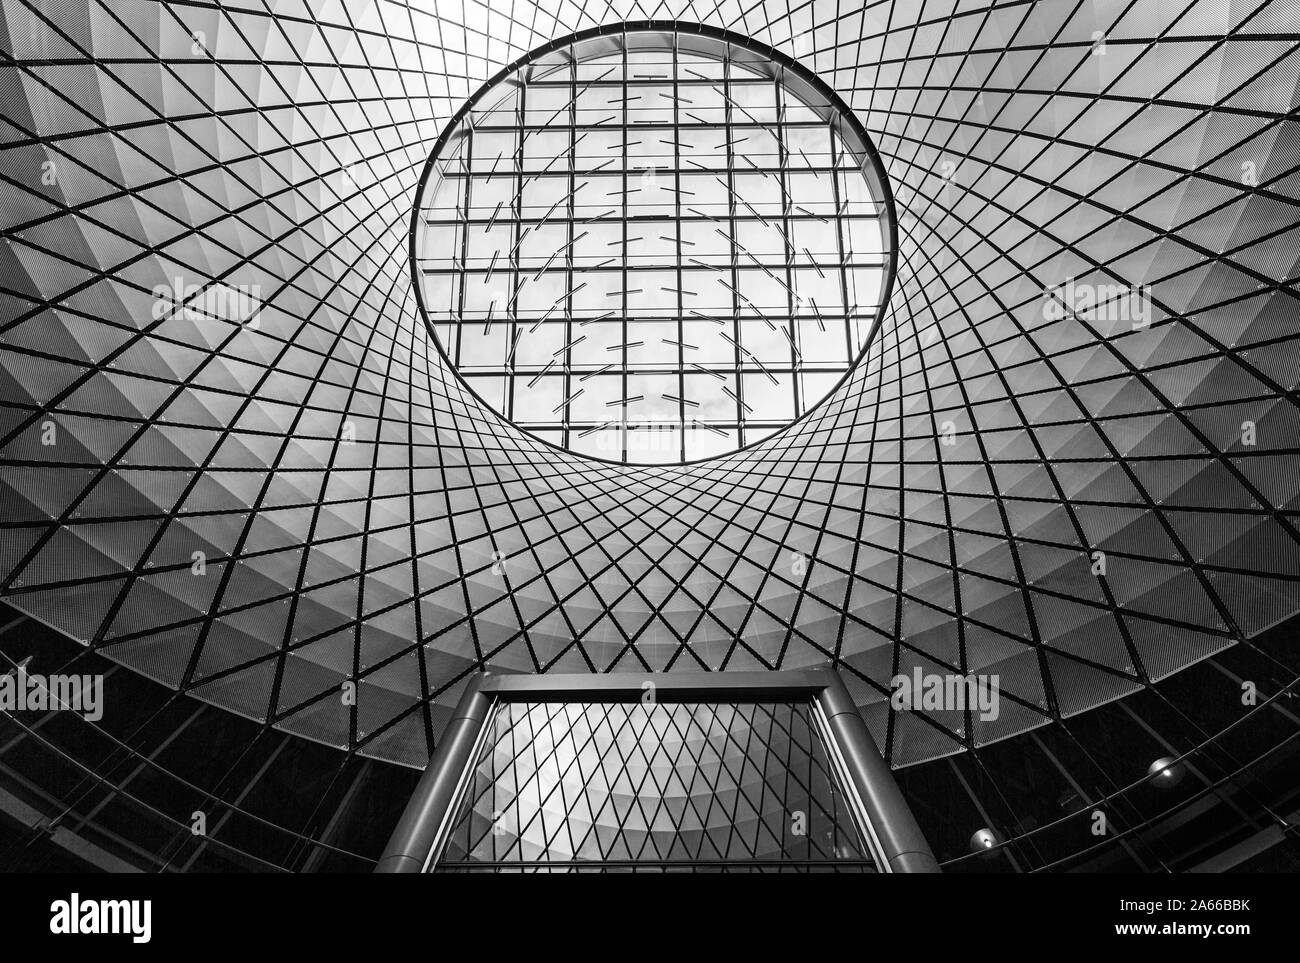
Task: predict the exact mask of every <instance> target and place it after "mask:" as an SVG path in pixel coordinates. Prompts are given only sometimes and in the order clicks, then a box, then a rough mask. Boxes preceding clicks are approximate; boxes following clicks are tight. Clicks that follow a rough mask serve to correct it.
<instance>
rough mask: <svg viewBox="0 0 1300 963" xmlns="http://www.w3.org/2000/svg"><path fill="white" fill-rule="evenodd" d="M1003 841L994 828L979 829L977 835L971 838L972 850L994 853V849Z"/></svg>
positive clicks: (986, 853)
mask: <svg viewBox="0 0 1300 963" xmlns="http://www.w3.org/2000/svg"><path fill="white" fill-rule="evenodd" d="M1001 842H1002V840H1001V838H999V836H998V834H997V833H995V832H994V831H993V830H991V829H987V828H985V829H977V830H976V831H975V835H974V836H972V837H971V838H970V851H971V852H972V853H983V854H985V855H992V851H993V849H994V848H995V847H996V846H997V845H998V844H999V843H1001Z"/></svg>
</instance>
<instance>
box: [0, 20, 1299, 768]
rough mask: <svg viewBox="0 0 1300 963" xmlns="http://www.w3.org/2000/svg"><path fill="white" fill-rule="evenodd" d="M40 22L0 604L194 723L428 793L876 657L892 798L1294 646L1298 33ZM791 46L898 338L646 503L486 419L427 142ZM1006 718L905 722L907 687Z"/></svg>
mask: <svg viewBox="0 0 1300 963" xmlns="http://www.w3.org/2000/svg"><path fill="white" fill-rule="evenodd" d="M493 6H494V8H495V9H493V11H492V12H491V13H489V12H487V9H486V7H484V6H479V5H476V4H473V3H469V2H464V3H462V2H459V0H458V2H454V3H451V2H437V3H434V2H413V3H409V4H406V3H389V2H366V3H362V2H357V3H348V4H346V5H345V4H343V3H341V2H333V3H330V2H312V3H310V4H307V3H268V4H267V8H268V9H265V10H234V9H229V8H225V9H223V8H219V7H217V6H210V7H209V6H203V5H195V4H189V3H187V4H170V3H135V2H131V3H120V2H114V3H107V2H105V3H102V4H101V3H90V4H87V3H84V2H81V3H77V2H72V3H64V4H57V5H52V6H49V7H41V8H35V9H34V8H33V7H30V6H28V5H26V4H24V3H21V2H11V0H3V3H2V4H0V8H2V10H3V23H2V25H0V26H2V29H3V37H2V38H0V43H2V44H3V48H4V50H5V52H6V53H7V54H8V55H9V57H10V58H12V59H11V60H10V61H9V62H8V63H7V64H6V65H5V67H4V74H3V76H4V94H3V99H2V104H3V117H4V121H5V124H4V137H3V145H2V146H0V151H3V155H2V157H3V162H2V164H0V175H2V177H3V194H4V207H3V211H4V213H3V217H4V232H5V243H4V245H3V247H0V256H3V259H4V263H3V266H2V268H0V303H2V304H3V314H0V399H2V400H3V407H0V519H2V521H0V524H2V525H3V527H4V534H3V537H0V577H2V578H3V581H2V582H0V590H2V591H3V594H4V596H5V598H6V600H7V601H9V602H10V603H12V604H13V605H15V606H17V607H18V608H20V609H21V610H23V611H24V612H27V613H29V614H30V615H32V616H34V617H36V618H38V619H41V620H43V621H45V622H47V623H49V624H51V625H53V626H55V627H57V628H59V629H60V630H62V631H64V632H66V633H67V634H69V635H70V636H72V637H74V638H77V639H79V640H81V641H83V642H85V643H86V644H89V645H93V646H95V647H96V648H98V649H100V650H101V651H102V652H103V654H104V655H106V656H108V657H109V658H111V659H113V660H115V661H117V662H120V663H122V664H124V665H126V666H128V667H131V668H132V669H134V670H136V671H138V672H141V673H143V674H145V675H148V676H150V677H152V678H155V679H158V680H160V681H162V682H164V683H166V684H167V685H169V686H172V687H174V688H180V689H184V690H186V691H188V692H190V693H192V694H193V695H195V696H196V697H198V698H201V699H204V700H207V701H209V702H212V703H215V704H218V705H220V706H223V707H225V708H227V709H230V710H232V711H234V712H238V713H241V714H243V715H246V716H250V717H253V718H256V719H259V720H267V721H269V722H272V723H274V724H275V725H276V726H278V727H280V728H282V729H284V730H286V731H290V732H294V733H297V734H300V735H302V736H305V737H308V738H311V739H315V740H319V741H322V742H325V743H329V744H332V745H336V746H340V747H351V748H355V749H357V750H358V751H360V752H361V753H363V754H365V755H369V756H374V757H376V758H381V759H387V760H391V761H396V762H400V763H404V764H408V765H417V766H418V765H423V764H424V762H425V760H426V759H427V757H428V753H429V751H430V743H431V740H432V737H433V735H434V734H435V733H437V732H438V731H439V729H440V727H441V725H442V723H443V722H444V720H445V719H446V717H447V716H448V714H449V713H450V707H451V706H452V705H454V703H455V701H456V698H457V696H458V694H459V691H460V689H461V687H462V686H463V685H464V681H465V678H466V676H467V674H468V673H470V672H473V671H475V670H476V669H478V668H479V667H482V666H492V667H494V668H495V669H497V670H499V671H504V672H536V671H570V672H573V671H578V672H582V671H606V670H619V671H639V670H656V671H658V670H665V669H667V670H676V669H680V670H699V669H708V670H730V669H757V668H764V667H771V668H776V667H780V668H798V667H803V666H809V665H815V664H823V663H826V662H833V663H835V664H836V665H837V666H838V667H839V668H840V670H841V672H842V673H843V675H844V676H845V679H846V681H847V682H848V684H849V686H850V689H851V690H852V691H853V693H854V695H855V697H856V699H857V701H858V703H859V705H860V706H861V707H862V710H863V714H864V717H865V718H866V720H867V722H868V724H869V726H870V727H871V729H872V731H873V733H874V734H875V736H876V739H877V741H878V742H879V743H880V744H881V746H882V747H883V748H884V749H885V750H886V752H887V754H888V756H889V758H890V760H891V762H892V763H893V764H894V765H896V766H900V765H907V764H910V763H915V762H918V761H922V760H925V759H930V758H934V757H937V756H942V755H945V754H949V753H953V752H958V751H961V750H962V749H963V748H964V747H966V746H968V745H971V744H975V745H979V744H983V743H987V742H991V741H994V740H997V739H1001V738H1004V737H1007V736H1009V735H1013V734H1015V733H1017V732H1022V731H1025V730H1026V729H1029V728H1032V727H1034V726H1037V725H1042V724H1045V723H1048V722H1050V721H1051V720H1052V719H1054V718H1060V717H1064V716H1069V715H1071V714H1075V713H1078V712H1081V711H1084V710H1085V709H1088V708H1090V707H1092V706H1095V705H1098V704H1100V703H1103V702H1105V701H1108V700H1111V699H1115V698H1118V697H1120V696H1122V695H1124V694H1126V693H1128V692H1131V691H1134V690H1136V689H1138V688H1140V687H1141V686H1142V685H1143V684H1144V683H1145V682H1146V681H1147V680H1154V679H1159V678H1162V677H1164V676H1167V675H1169V674H1171V673H1173V672H1176V671H1178V670H1179V669H1180V668H1183V667H1185V666H1187V665H1189V664H1191V663H1193V662H1195V661H1196V660H1199V659H1201V658H1204V657H1206V656H1208V655H1210V654H1212V653H1214V652H1215V651H1218V650H1220V649H1222V648H1224V647H1226V646H1228V645H1231V644H1232V643H1233V641H1234V640H1235V639H1240V638H1242V637H1249V636H1251V635H1254V634H1256V633H1258V632H1260V631H1262V630H1263V629H1265V628H1267V627H1269V626H1271V625H1273V624H1276V623H1277V622H1279V621H1281V620H1282V619H1284V618H1287V617H1288V616H1291V615H1293V614H1295V613H1296V611H1297V610H1300V582H1298V579H1300V539H1298V537H1297V523H1298V521H1300V514H1298V513H1297V491H1298V490H1300V472H1298V471H1297V465H1298V461H1297V447H1298V446H1300V421H1298V418H1297V415H1298V412H1297V406H1296V395H1295V388H1296V384H1297V378H1298V376H1300V349H1298V348H1300V346H1298V345H1297V344H1296V340H1297V337H1298V336H1300V325H1298V324H1297V306H1298V303H1297V301H1296V292H1295V289H1294V281H1295V277H1296V260H1297V252H1300V243H1297V241H1298V239H1300V230H1298V229H1297V216H1296V214H1297V207H1296V191H1297V184H1298V183H1300V181H1297V177H1296V167H1297V164H1300V138H1298V137H1297V129H1296V122H1295V119H1294V113H1295V110H1296V106H1297V103H1296V85H1297V79H1298V76H1300V60H1298V59H1297V54H1296V46H1297V39H1296V23H1295V22H1294V13H1291V14H1290V15H1288V14H1287V12H1286V11H1287V10H1288V7H1287V5H1284V4H1267V3H1262V4H1238V3H1227V2H1214V3H1211V2H1202V3H1194V2H1191V3H1185V4H1171V3H1169V2H1161V3H1156V2H1143V0H1139V2H1135V3H1102V2H1083V3H1074V4H1068V3H1034V2H1025V3H1013V4H1002V5H998V6H986V5H981V4H978V3H962V4H957V3H954V2H949V3H931V2H925V3H876V4H870V5H867V6H866V7H865V9H864V8H863V4H861V3H859V2H855V0H839V3H838V5H837V4H836V3H835V2H831V3H821V2H815V3H811V4H803V5H800V6H798V8H797V9H792V8H791V7H790V6H787V5H786V4H784V3H779V2H768V3H759V4H744V5H742V4H738V3H731V2H725V3H721V4H717V3H710V4H699V5H692V4H689V3H674V4H668V3H657V4H648V3H647V4H640V3H617V4H606V3H587V4H582V5H578V4H573V3H568V2H565V3H540V4H533V3H523V2H519V0H515V2H513V4H511V3H509V2H507V3H505V4H494V5H493ZM669 17H671V18H674V19H681V20H688V21H699V22H705V23H707V24H710V25H712V26H715V27H719V28H724V29H726V30H729V31H734V32H736V33H740V34H744V35H748V36H752V37H753V38H755V39H756V40H758V41H760V42H762V43H765V44H768V45H771V46H773V47H775V48H776V49H778V50H779V51H781V52H783V53H785V54H787V55H788V56H791V57H795V58H797V59H799V60H800V61H801V62H802V63H803V64H805V65H806V66H808V67H809V68H811V69H812V70H814V71H816V72H817V74H818V75H819V76H820V77H821V78H822V80H824V81H825V82H826V83H827V84H829V85H830V86H831V87H832V88H834V89H835V90H836V91H837V92H838V93H839V95H840V96H841V97H842V98H843V99H844V100H845V101H846V102H847V103H848V104H849V106H850V107H851V108H852V109H853V110H854V111H855V113H856V115H857V117H858V119H859V120H860V121H861V122H862V124H863V125H864V127H865V128H866V130H867V132H868V134H869V136H870V138H871V140H872V142H873V143H874V145H875V146H876V148H877V149H878V150H879V152H880V156H881V160H882V163H883V165H884V169H885V171H886V174H887V176H888V178H889V181H890V184H891V186H892V190H893V194H894V200H895V204H896V208H897V222H898V236H897V246H898V247H897V262H898V263H897V278H896V281H895V284H894V286H893V290H892V295H891V298H890V300H889V303H888V305H887V306H886V309H885V312H884V316H883V318H882V321H881V325H880V328H879V330H878V331H877V333H876V335H875V338H874V340H873V341H872V343H871V345H870V347H869V348H868V350H867V353H866V355H865V356H864V358H863V359H862V361H861V362H860V363H859V364H858V366H857V367H856V368H855V369H854V371H853V372H852V373H851V374H850V376H849V377H848V378H847V379H846V380H845V381H844V382H843V383H842V384H841V385H840V386H839V387H838V388H837V389H836V390H835V391H834V392H833V393H832V394H831V395H830V397H829V398H828V399H827V400H826V401H825V402H824V403H822V404H821V405H820V406H819V407H817V408H816V409H815V410H814V411H813V412H811V413H810V414H809V415H808V416H806V417H804V418H803V419H802V420H800V421H798V422H796V423H795V424H793V425H791V426H789V427H788V428H786V429H784V430H781V431H778V432H777V433H776V434H774V435H772V436H771V437H769V438H767V439H765V440H763V441H762V442H760V443H759V444H758V445H756V446H753V447H751V448H747V449H745V450H743V451H739V452H736V453H733V454H731V455H728V456H724V457H720V458H716V459H712V460H708V461H704V462H700V463H697V464H690V465H684V466H664V467H636V466H621V465H616V464H610V463H606V462H600V461H595V460H591V459H587V458H584V457H582V456H579V455H574V454H570V453H567V452H564V451H560V450H558V449H556V448H553V447H550V446H548V445H546V444H544V443H542V442H541V441H538V440H535V439H533V438H531V437H530V436H529V435H527V434H525V433H523V432H522V431H520V430H519V429H516V428H514V427H512V426H511V425H510V424H509V423H507V422H505V421H504V420H503V419H502V418H500V417H499V416H498V415H496V414H494V413H493V412H492V411H491V410H490V409H488V408H486V407H485V406H484V405H483V404H482V403H481V402H480V401H479V400H478V399H477V398H476V397H475V396H474V395H473V394H471V393H470V392H469V391H468V390H467V389H466V388H465V387H464V384H463V382H462V381H461V380H460V379H459V378H458V377H457V376H456V374H455V373H454V372H452V371H451V370H450V369H449V368H448V366H447V364H446V363H445V361H444V360H443V358H442V356H441V355H440V353H439V352H438V350H437V349H436V347H435V344H434V342H433V339H432V335H431V334H430V333H429V331H428V330H427V328H426V326H425V324H424V322H423V320H422V319H421V317H420V314H419V311H418V309H417V305H416V300H415V296H414V292H413V290H412V284H411V278H410V276H409V264H408V259H407V251H408V243H409V230H410V225H411V212H412V205H413V202H414V195H415V190H416V187H417V184H418V181H419V178H420V174H421V171H422V170H423V168H424V165H425V162H426V161H427V159H428V156H429V152H430V150H431V148H432V145H433V144H434V142H435V141H436V140H437V138H438V136H439V134H440V132H441V131H442V129H443V128H444V126H445V125H446V124H447V122H448V121H449V120H450V118H451V117H452V116H453V114H454V113H455V112H456V111H457V110H458V109H459V108H460V106H461V105H462V104H463V103H464V101H465V99H466V98H467V97H469V96H470V95H471V94H472V93H473V92H474V91H475V90H476V89H477V88H478V86H479V85H480V84H481V83H483V82H484V81H485V80H487V79H488V78H489V77H491V76H492V75H494V74H495V73H496V72H498V71H499V70H500V69H501V68H502V67H504V66H505V65H506V64H508V63H511V62H512V61H514V60H516V59H517V58H519V57H520V56H522V55H524V54H525V53H527V52H528V51H530V50H532V49H534V48H536V47H538V46H540V45H542V44H544V43H546V42H548V41H550V40H553V39H557V38H561V37H565V36H567V35H569V34H572V33H574V32H576V31H579V30H584V29H588V28H591V27H593V26H597V25H601V24H615V23H618V22H620V21H639V20H649V19H665V18H669ZM916 669H919V670H920V671H922V672H923V673H945V672H961V673H980V674H996V675H997V676H998V678H999V680H1000V686H1001V693H1002V711H1001V713H1000V715H999V716H998V718H997V719H994V720H989V721H981V720H980V718H979V716H978V715H974V716H970V715H968V714H964V713H961V712H957V711H942V710H936V711H932V712H924V713H922V712H894V711H892V710H891V708H890V705H889V699H888V694H889V684H890V679H891V678H892V677H894V676H895V675H896V674H908V675H910V674H911V673H912V672H913V671H914V670H916Z"/></svg>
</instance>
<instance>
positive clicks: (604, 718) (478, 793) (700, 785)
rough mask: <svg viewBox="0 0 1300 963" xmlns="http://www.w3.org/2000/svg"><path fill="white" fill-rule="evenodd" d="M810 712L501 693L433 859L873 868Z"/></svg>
mask: <svg viewBox="0 0 1300 963" xmlns="http://www.w3.org/2000/svg"><path fill="white" fill-rule="evenodd" d="M810 712H811V710H810V707H809V705H808V704H807V703H799V704H793V703H775V704H768V703H739V704H725V703H723V704H711V703H673V704H667V703H658V702H649V703H620V702H614V703H610V702H604V703H602V702H595V703H573V702H571V703H523V702H507V703H503V704H502V705H500V707H499V709H498V711H497V712H496V714H495V716H494V717H493V719H492V722H491V725H490V728H489V730H488V742H487V743H486V744H485V745H484V747H483V752H482V754H481V756H480V758H479V759H478V760H477V762H476V765H475V768H474V775H473V779H472V781H471V783H470V785H469V787H468V790H467V793H466V796H465V799H464V801H463V802H462V805H461V811H460V813H459V815H458V816H457V818H456V822H455V824H454V827H453V829H452V832H451V836H450V837H449V839H448V843H447V847H446V851H445V852H444V854H443V856H442V858H441V859H440V860H439V863H438V867H439V868H440V869H444V870H450V869H460V870H464V869H473V868H476V867H482V866H485V865H493V866H494V867H495V868H505V869H510V868H524V867H527V868H530V869H538V868H540V869H545V868H547V867H546V865H545V864H548V863H553V864H572V863H575V862H577V863H581V862H591V861H596V862H601V863H606V864H609V863H615V864H625V865H626V866H627V867H628V868H636V867H637V866H642V867H649V866H656V867H659V868H663V867H665V866H672V867H676V868H696V869H718V868H722V867H723V865H724V864H725V865H726V866H728V867H729V868H731V869H733V870H744V869H749V870H762V869H782V868H787V869H809V868H813V867H818V868H834V864H835V863H837V862H839V863H842V864H847V865H851V866H852V867H853V868H855V869H857V870H859V871H861V870H863V869H867V870H869V869H870V868H871V867H870V863H869V862H868V857H867V856H866V855H865V849H866V847H865V846H864V845H863V844H862V842H861V841H860V840H859V839H858V835H857V831H856V830H855V829H854V828H853V823H852V820H851V819H850V817H849V814H848V810H847V808H846V806H845V801H844V799H843V797H842V796H841V794H840V791H839V789H838V787H837V786H836V783H835V778H834V776H833V775H832V774H831V768H830V763H829V761H828V759H827V756H826V750H825V747H824V746H823V745H822V742H821V738H820V737H819V736H818V735H817V734H816V730H815V727H814V725H813V722H812V718H811V715H810ZM828 864H829V867H828Z"/></svg>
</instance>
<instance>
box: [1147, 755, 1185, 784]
mask: <svg viewBox="0 0 1300 963" xmlns="http://www.w3.org/2000/svg"><path fill="white" fill-rule="evenodd" d="M1185 771H1186V770H1185V767H1184V766H1183V764H1182V763H1181V762H1179V761H1178V760H1177V759H1175V758H1174V757H1173V756H1161V757H1160V758H1159V759H1157V760H1156V761H1155V762H1153V763H1151V765H1150V767H1149V768H1148V769H1147V775H1148V776H1149V777H1150V779H1151V785H1153V786H1155V787H1156V788H1157V789H1172V788H1173V787H1174V786H1177V785H1178V784H1179V783H1180V782H1182V781H1183V773H1184V772H1185Z"/></svg>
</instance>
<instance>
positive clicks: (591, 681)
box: [375, 668, 939, 873]
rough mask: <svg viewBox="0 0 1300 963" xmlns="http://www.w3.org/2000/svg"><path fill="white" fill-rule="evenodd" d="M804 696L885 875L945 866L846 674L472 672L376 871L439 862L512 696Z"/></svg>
mask: <svg viewBox="0 0 1300 963" xmlns="http://www.w3.org/2000/svg"><path fill="white" fill-rule="evenodd" d="M650 687H652V688H651V691H653V693H654V701H655V702H668V703H682V702H799V701H807V702H808V703H809V704H810V706H811V708H812V717H813V722H814V725H815V728H816V729H817V731H818V734H819V736H820V737H821V739H822V741H823V743H824V745H825V747H826V751H827V755H828V757H829V760H830V764H831V767H832V769H833V770H834V771H835V775H836V779H837V781H838V782H839V784H840V787H839V788H840V790H841V792H842V793H843V794H844V796H845V798H846V800H847V802H848V808H849V812H850V815H851V817H852V819H853V822H854V824H855V828H857V830H858V832H859V834H860V835H861V837H862V839H863V840H864V842H865V843H866V844H867V847H868V849H869V850H870V853H871V856H872V859H873V860H874V862H875V864H876V867H877V869H878V870H879V871H880V872H882V873H935V872H939V865H938V863H937V862H936V860H935V858H934V854H933V852H932V851H931V849H930V845H929V843H927V842H926V840H925V836H924V834H923V833H922V832H921V828H920V826H919V825H917V822H916V818H915V817H914V816H913V814H912V811H911V808H910V807H909V806H908V805H907V801H906V800H905V799H904V798H903V794H902V793H901V792H900V791H899V789H898V784H897V783H896V782H895V781H894V776H893V773H892V772H891V771H890V769H889V766H888V765H887V764H886V763H885V760H884V758H883V757H882V756H881V754H880V751H879V749H878V748H877V747H876V743H875V740H874V739H872V737H871V733H870V731H869V730H868V729H867V726H866V723H865V722H863V720H862V716H861V714H860V713H859V712H858V709H857V706H856V705H855V704H854V702H853V699H852V697H851V696H850V695H849V691H848V689H847V688H846V687H845V685H844V681H843V679H841V678H840V676H839V673H838V672H836V671H835V670H833V669H830V668H820V669H798V670H793V671H784V672H690V673H653V672H652V673H605V674H585V673H584V674H556V675H496V674H493V673H490V672H485V673H480V674H477V675H474V676H473V677H471V679H470V681H469V684H468V685H467V686H466V688H465V691H464V693H463V694H462V695H461V698H460V702H459V703H458V704H457V706H456V709H455V711H454V712H453V713H452V717H451V720H450V722H449V723H448V724H447V728H446V731H445V732H444V733H443V737H442V739H440V740H439V742H438V745H437V748H436V749H435V750H434V752H433V755H432V756H431V757H430V759H429V765H428V766H427V767H426V769H425V771H424V776H423V777H422V778H421V779H420V782H419V784H418V785H417V786H416V788H415V792H414V793H413V794H412V796H411V799H410V801H409V802H408V803H407V805H406V809H405V810H404V811H403V813H402V816H401V819H400V820H399V821H398V824H397V828H396V829H394V831H393V834H392V836H391V837H390V838H389V841H388V845H387V846H386V847H385V849H384V854H383V856H382V857H381V858H380V860H379V863H378V865H377V866H376V869H375V871H376V872H378V873H423V872H430V871H432V869H433V868H434V866H436V865H437V862H438V859H439V857H440V856H441V854H442V851H443V848H444V847H445V845H446V843H447V839H448V838H449V836H450V834H451V829H452V824H453V822H454V820H455V816H456V813H457V811H458V809H459V807H460V803H461V801H462V799H463V798H464V794H465V792H466V791H467V789H468V786H469V783H470V780H471V778H472V776H473V770H474V764H475V762H476V761H477V760H478V759H479V757H480V755H481V754H482V751H483V745H484V742H485V740H486V739H487V738H488V736H489V734H490V732H491V730H492V721H493V719H494V718H495V715H496V713H497V711H499V709H500V707H501V706H502V704H504V703H507V702H640V701H641V700H642V699H643V698H644V697H645V694H646V692H647V689H648V688H650Z"/></svg>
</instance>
